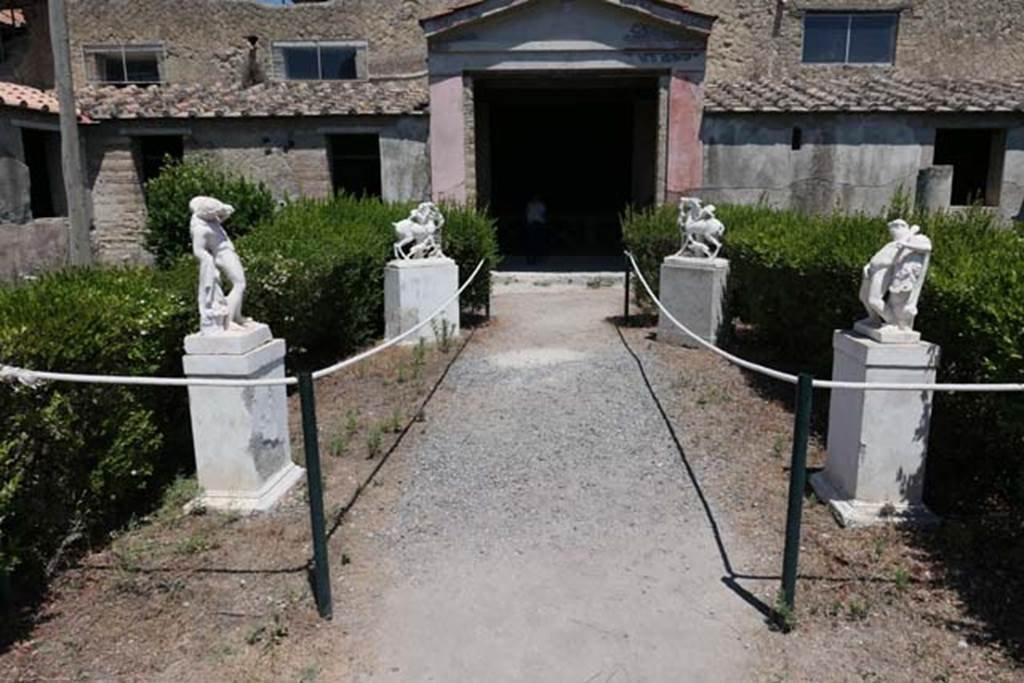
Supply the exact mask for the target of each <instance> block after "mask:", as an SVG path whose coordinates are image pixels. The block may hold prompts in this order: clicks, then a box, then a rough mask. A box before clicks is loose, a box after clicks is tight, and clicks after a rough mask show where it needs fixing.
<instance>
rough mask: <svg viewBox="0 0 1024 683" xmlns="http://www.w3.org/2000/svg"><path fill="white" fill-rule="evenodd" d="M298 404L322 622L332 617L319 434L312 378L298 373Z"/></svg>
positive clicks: (315, 578)
mask: <svg viewBox="0 0 1024 683" xmlns="http://www.w3.org/2000/svg"><path fill="white" fill-rule="evenodd" d="M299 399H300V401H301V402H302V441H303V443H304V444H305V448H306V486H307V489H308V494H309V523H310V526H311V527H312V529H313V592H314V595H315V597H316V609H317V612H319V613H320V616H321V617H323V618H324V619H330V618H331V617H333V616H334V603H333V601H332V599H331V569H330V566H329V565H328V562H327V532H326V528H325V524H324V488H323V479H322V478H321V476H320V444H319V441H318V439H319V431H318V430H317V427H316V394H315V393H314V391H313V376H312V375H311V374H310V373H308V372H300V373H299Z"/></svg>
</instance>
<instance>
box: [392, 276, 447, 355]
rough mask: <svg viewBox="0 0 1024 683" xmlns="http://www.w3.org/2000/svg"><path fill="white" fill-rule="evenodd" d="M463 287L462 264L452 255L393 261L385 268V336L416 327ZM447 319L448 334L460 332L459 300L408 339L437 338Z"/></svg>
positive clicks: (395, 334)
mask: <svg viewBox="0 0 1024 683" xmlns="http://www.w3.org/2000/svg"><path fill="white" fill-rule="evenodd" d="M458 290H459V267H458V266H457V265H456V264H455V261H453V260H451V259H450V258H427V259H409V260H407V261H406V260H395V261H391V262H390V263H388V264H387V266H386V267H385V268H384V336H385V338H387V339H393V338H395V337H397V336H398V335H400V334H402V333H403V332H406V331H407V330H409V329H410V328H412V327H415V326H416V325H417V324H419V323H420V321H422V320H424V319H426V318H427V316H429V315H430V314H431V313H433V312H434V311H436V310H437V308H438V306H440V305H441V304H443V303H444V302H445V301H446V300H448V299H449V298H451V297H452V296H454V294H455V292H457V291H458ZM442 321H447V325H448V336H449V337H454V336H457V335H458V334H459V301H458V299H456V300H454V301H452V302H451V303H450V304H449V305H448V307H447V308H446V309H445V311H444V313H441V314H440V315H438V316H437V317H436V318H434V320H433V321H432V322H431V323H430V324H427V325H424V326H423V327H422V328H421V329H420V330H419V331H418V332H417V333H416V334H413V335H411V336H410V337H409V338H408V339H406V340H405V342H404V343H406V344H415V343H417V342H418V341H419V340H420V339H425V340H427V341H428V342H429V341H435V340H436V339H437V338H438V337H440V335H441V325H442Z"/></svg>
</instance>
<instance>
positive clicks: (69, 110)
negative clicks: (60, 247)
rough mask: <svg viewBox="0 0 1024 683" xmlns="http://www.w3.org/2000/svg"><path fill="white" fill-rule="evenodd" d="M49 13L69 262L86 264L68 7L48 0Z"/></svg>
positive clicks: (89, 254)
mask: <svg viewBox="0 0 1024 683" xmlns="http://www.w3.org/2000/svg"><path fill="white" fill-rule="evenodd" d="M48 3H49V4H48V8H49V15H50V46H51V49H52V50H53V78H54V85H55V87H56V88H57V99H58V101H59V102H60V151H61V170H62V171H63V173H64V193H65V195H66V196H67V204H68V221H69V223H70V227H71V234H70V235H69V239H68V263H69V264H70V265H72V266H84V265H88V264H90V263H92V248H91V246H90V243H89V228H90V224H91V221H90V219H89V206H88V202H87V199H86V190H85V178H84V175H83V168H82V148H81V146H80V142H79V139H78V112H77V109H76V108H75V86H74V81H73V80H72V78H71V47H70V44H69V40H70V39H69V35H68V22H67V10H66V9H65V6H64V0H48Z"/></svg>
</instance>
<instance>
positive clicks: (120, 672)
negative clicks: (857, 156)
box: [0, 332, 473, 681]
mask: <svg viewBox="0 0 1024 683" xmlns="http://www.w3.org/2000/svg"><path fill="white" fill-rule="evenodd" d="M472 334H473V333H472V332H470V333H469V334H467V335H466V336H465V337H464V338H463V339H462V340H459V341H458V342H457V343H454V344H452V345H451V346H449V347H448V348H446V349H445V350H441V349H438V348H436V347H424V348H422V349H417V348H408V347H407V348H396V349H391V350H389V351H386V352H384V353H382V354H381V355H379V356H376V357H374V358H373V359H372V360H370V361H368V362H366V363H363V364H360V365H357V366H355V367H354V368H351V369H349V370H345V371H343V372H342V373H339V374H338V375H335V376H333V377H330V378H327V379H325V380H321V381H320V382H318V383H317V418H318V423H319V427H320V435H321V436H320V446H321V459H322V463H323V474H324V490H325V493H324V496H325V500H324V503H325V510H326V514H327V523H328V532H329V534H330V537H329V548H328V552H329V556H330V561H331V571H332V574H333V576H332V579H333V582H332V583H333V586H334V600H335V618H334V619H333V621H330V622H326V621H322V620H320V619H319V618H318V616H317V612H316V609H315V606H314V603H313V599H312V595H311V591H310V583H309V574H308V565H309V562H310V560H311V557H312V545H311V542H310V526H309V511H308V507H307V505H306V499H305V486H304V485H302V486H298V487H296V488H295V489H294V490H293V492H292V493H291V494H290V495H289V496H288V497H287V498H286V500H285V501H284V502H283V503H282V505H281V506H280V508H279V509H278V511H277V512H276V513H275V514H273V515H264V516H254V517H241V516H224V515H214V514H209V515H207V514H185V513H183V512H182V507H183V504H184V503H185V502H186V501H187V500H189V499H190V498H191V497H192V495H194V493H195V481H194V479H183V480H180V481H178V482H176V484H175V486H173V487H172V488H171V489H170V490H169V491H168V492H167V495H166V499H165V501H164V504H163V506H162V508H161V509H160V510H159V511H158V512H157V513H155V514H154V515H152V516H150V517H148V518H144V519H140V520H139V521H138V523H137V524H134V525H132V526H131V527H130V528H128V529H126V530H124V531H123V532H122V533H121V534H119V535H118V536H117V537H115V538H113V539H112V540H111V542H110V544H109V546H108V547H106V548H102V549H98V550H96V551H95V552H92V553H89V554H87V555H86V556H85V557H83V558H81V560H80V561H79V562H78V563H77V564H76V565H75V566H74V567H71V568H69V569H68V570H66V571H65V572H63V573H62V574H61V575H60V576H59V577H58V578H57V579H56V580H55V581H54V582H53V584H52V586H51V589H50V592H49V594H48V595H47V597H46V599H45V601H44V602H43V604H42V605H41V607H40V608H39V609H38V610H37V613H36V615H35V626H34V628H31V630H30V631H29V632H28V633H24V634H21V636H20V638H19V639H18V641H17V642H16V643H15V644H14V645H13V646H12V647H11V648H10V649H8V650H7V651H6V652H3V653H0V680H3V681H41V680H45V681H51V680H117V681H223V680H231V681H282V680H284V681H288V680H290V681H314V680H349V679H350V662H351V661H353V660H357V659H358V656H357V655H359V653H360V652H361V651H362V649H361V648H360V641H361V638H362V637H363V635H364V629H365V621H366V619H367V615H371V614H372V613H373V599H374V594H375V591H376V590H377V588H378V583H379V581H378V577H379V567H377V566H376V564H375V562H376V560H375V557H376V556H377V555H378V554H377V553H375V552H374V551H373V550H372V549H371V548H372V545H373V538H372V534H371V535H369V536H367V535H365V534H363V533H362V532H361V531H360V529H361V528H362V525H363V524H369V525H370V526H377V524H376V523H375V522H374V518H375V515H377V514H378V512H379V511H378V510H377V509H375V508H372V507H368V506H367V505H365V504H363V505H353V503H354V501H355V500H357V498H358V497H359V496H360V495H361V493H362V492H363V491H364V490H365V489H366V487H372V488H374V489H377V490H375V491H374V493H375V495H374V501H375V503H376V504H377V505H379V506H381V507H386V502H387V500H388V495H389V494H388V490H387V486H386V485H385V483H384V482H385V478H384V477H376V476H375V475H376V473H377V471H378V469H379V468H381V467H382V466H383V465H384V464H385V462H387V461H388V459H389V456H390V454H391V452H392V450H393V448H394V446H395V445H396V443H397V442H398V441H400V440H401V439H402V438H403V437H404V436H405V433H406V432H407V431H410V430H415V429H423V428H425V427H426V425H428V424H429V420H430V417H429V416H430V409H431V408H430V402H429V400H428V399H429V396H430V395H431V394H432V391H433V390H434V389H435V387H436V386H437V385H438V383H439V382H440V381H441V379H442V377H443V375H444V374H445V373H446V372H447V369H448V367H449V365H450V364H451V363H452V362H453V361H454V359H455V358H456V357H457V355H458V354H459V353H460V352H461V348H462V345H463V344H464V343H466V341H468V340H469V339H471V338H472ZM289 410H290V416H289V420H290V424H291V427H292V434H293V443H292V452H293V458H294V459H295V460H296V461H297V462H299V463H300V464H301V463H302V461H303V445H302V437H301V428H300V425H301V421H300V418H299V403H298V396H297V395H293V396H290V397H289ZM387 481H388V482H390V484H391V485H392V486H397V485H398V484H399V483H400V482H401V467H400V466H398V465H396V466H394V467H392V468H390V469H389V477H388V478H387ZM350 507H351V509H349V508H350Z"/></svg>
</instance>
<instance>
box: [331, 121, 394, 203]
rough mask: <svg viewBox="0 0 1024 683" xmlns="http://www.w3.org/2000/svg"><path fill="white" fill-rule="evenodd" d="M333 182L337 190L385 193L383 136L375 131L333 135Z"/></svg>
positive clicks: (359, 194) (356, 193)
mask: <svg viewBox="0 0 1024 683" xmlns="http://www.w3.org/2000/svg"><path fill="white" fill-rule="evenodd" d="M328 147H329V151H330V154H331V182H332V184H333V186H334V191H335V192H336V193H337V192H345V193H347V194H351V195H356V196H360V197H361V196H364V195H365V196H369V197H380V196H381V180H380V138H379V136H377V135H376V134H371V135H364V134H358V135H332V136H330V137H329V138H328Z"/></svg>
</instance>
